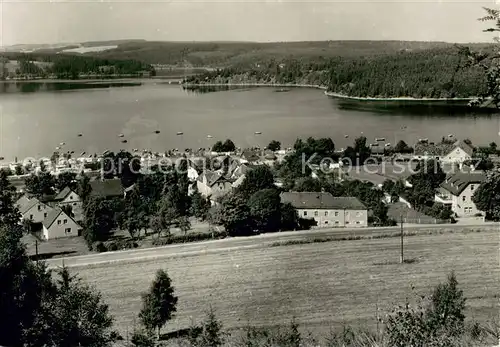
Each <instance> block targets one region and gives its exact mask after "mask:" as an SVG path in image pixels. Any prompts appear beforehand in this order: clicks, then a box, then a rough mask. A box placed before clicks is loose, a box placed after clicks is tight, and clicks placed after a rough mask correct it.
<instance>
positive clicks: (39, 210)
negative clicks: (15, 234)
mask: <svg viewBox="0 0 500 347" xmlns="http://www.w3.org/2000/svg"><path fill="white" fill-rule="evenodd" d="M16 204H17V207H18V209H19V212H21V220H24V219H28V220H30V221H31V222H33V223H42V222H43V221H44V219H45V218H47V216H48V215H49V214H50V213H51V212H52V211H53V210H54V209H53V208H52V207H50V206H49V205H47V204H45V203H43V202H41V201H40V200H38V199H37V198H35V197H31V198H28V197H27V196H23V197H21V198H20V199H19V200H17V203H16Z"/></svg>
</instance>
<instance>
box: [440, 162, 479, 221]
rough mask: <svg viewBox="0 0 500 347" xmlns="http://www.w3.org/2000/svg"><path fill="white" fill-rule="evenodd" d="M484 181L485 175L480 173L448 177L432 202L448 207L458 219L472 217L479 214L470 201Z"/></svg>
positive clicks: (465, 173)
mask: <svg viewBox="0 0 500 347" xmlns="http://www.w3.org/2000/svg"><path fill="white" fill-rule="evenodd" d="M485 180H486V174H485V173H484V172H482V171H471V172H459V173H456V174H454V175H450V176H449V177H447V178H446V180H445V181H444V182H443V183H442V184H441V186H440V187H439V188H438V189H437V192H436V195H435V197H434V201H436V202H440V203H442V204H445V205H448V206H450V208H451V210H452V211H453V212H454V213H455V214H456V215H457V216H458V217H472V216H474V215H476V214H478V213H480V212H481V211H479V210H478V209H477V207H476V205H475V204H474V202H473V201H472V196H473V195H474V192H475V191H476V190H477V188H478V187H479V186H480V185H481V183H482V182H484V181H485Z"/></svg>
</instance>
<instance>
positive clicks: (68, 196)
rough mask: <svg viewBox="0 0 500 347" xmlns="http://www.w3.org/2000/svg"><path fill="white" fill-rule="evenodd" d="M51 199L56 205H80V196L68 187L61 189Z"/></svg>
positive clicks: (79, 206)
mask: <svg viewBox="0 0 500 347" xmlns="http://www.w3.org/2000/svg"><path fill="white" fill-rule="evenodd" d="M52 201H53V202H54V203H55V204H57V206H60V207H63V206H68V205H69V206H71V207H72V208H73V209H75V208H81V207H82V199H81V198H80V196H79V195H78V194H77V193H75V192H74V191H73V190H71V189H70V188H69V187H66V188H64V189H63V190H61V191H60V192H59V193H58V194H57V195H56V196H55V197H54V199H52Z"/></svg>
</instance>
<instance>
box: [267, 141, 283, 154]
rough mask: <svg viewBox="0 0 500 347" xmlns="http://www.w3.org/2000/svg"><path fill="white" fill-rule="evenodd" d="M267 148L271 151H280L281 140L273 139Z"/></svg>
mask: <svg viewBox="0 0 500 347" xmlns="http://www.w3.org/2000/svg"><path fill="white" fill-rule="evenodd" d="M267 149H269V150H270V151H273V152H275V151H279V150H280V149H281V142H279V141H276V140H272V141H271V142H269V144H268V145H267Z"/></svg>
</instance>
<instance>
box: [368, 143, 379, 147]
mask: <svg viewBox="0 0 500 347" xmlns="http://www.w3.org/2000/svg"><path fill="white" fill-rule="evenodd" d="M370 146H371V147H378V143H372V144H371V145H370Z"/></svg>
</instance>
